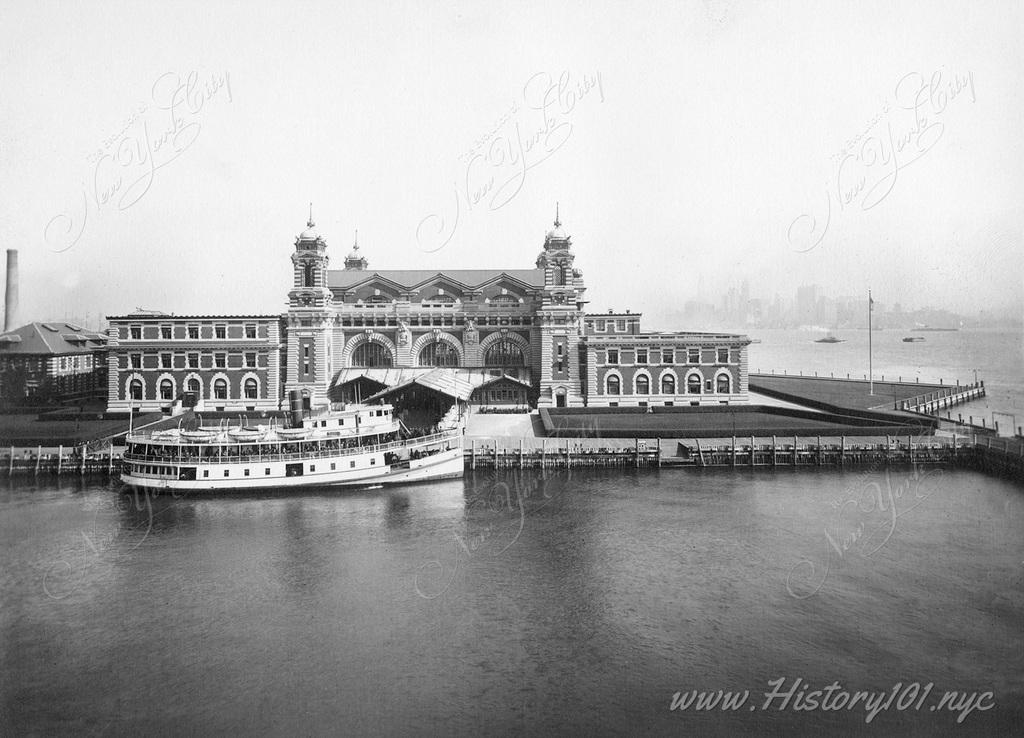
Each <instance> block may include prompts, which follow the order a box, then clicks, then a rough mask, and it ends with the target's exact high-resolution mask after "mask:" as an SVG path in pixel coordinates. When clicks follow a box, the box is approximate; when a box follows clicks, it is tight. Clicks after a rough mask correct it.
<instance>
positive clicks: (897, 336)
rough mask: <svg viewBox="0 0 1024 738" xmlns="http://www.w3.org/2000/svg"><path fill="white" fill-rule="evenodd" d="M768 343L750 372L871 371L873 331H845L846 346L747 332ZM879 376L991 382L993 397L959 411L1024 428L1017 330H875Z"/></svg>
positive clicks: (800, 334) (1021, 339) (783, 333)
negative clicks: (995, 416) (1007, 417)
mask: <svg viewBox="0 0 1024 738" xmlns="http://www.w3.org/2000/svg"><path fill="white" fill-rule="evenodd" d="M744 332H747V333H749V335H750V337H751V338H757V339H760V340H761V343H759V344H753V345H752V346H750V370H751V371H757V370H758V369H760V370H762V371H770V370H772V369H774V370H776V371H777V372H779V373H781V372H782V370H783V369H785V370H787V371H788V372H789V373H791V374H792V373H795V372H798V371H801V370H802V371H803V372H804V373H805V374H807V373H810V374H813V373H814V372H819V373H820V374H821V375H822V376H828V375H829V372H834V373H835V376H837V377H845V376H846V374H847V372H849V373H850V376H851V377H855V378H859V377H863V376H865V375H866V374H867V372H868V332H867V331H866V330H859V331H858V330H847V329H843V330H840V331H839V333H838V335H839V337H840V338H843V339H845V343H833V344H821V343H815V342H814V339H816V338H821V337H822V335H824V334H823V333H820V332H815V331H798V330H758V329H751V330H749V331H744ZM904 336H922V337H924V339H925V340H924V341H922V342H919V343H903V337H904ZM872 344H873V345H872V354H873V356H874V375H875V377H876V378H880V377H881V376H882V375H885V378H886V379H893V378H896V377H899V376H902V377H903V379H904V381H913V379H912V378H913V377H919V378H920V380H921V381H922V382H938V381H939V380H940V379H941V380H943V381H946V382H953V383H955V381H956V380H957V379H959V380H960V381H961V382H973V381H974V376H975V374H974V372H975V370H977V376H978V379H980V380H984V382H985V388H986V392H987V397H985V398H984V399H982V400H978V401H975V402H971V403H969V404H967V405H963V406H960V407H959V408H958V409H957V410H956V412H954V417H956V413H957V412H959V413H963V416H964V418H965V419H966V418H967V416H968V415H974V417H975V422H980V421H979V420H978V419H979V418H980V417H981V416H984V417H985V418H986V421H987V422H988V423H989V424H991V422H992V412H993V411H996V412H1001V413H1010V414H1013V415H1015V416H1016V425H1024V336H1022V335H1021V334H1020V333H1015V332H1011V331H966V330H965V331H950V332H943V331H936V332H927V333H914V332H911V331H905V330H895V329H893V330H885V331H874V334H873V336H872Z"/></svg>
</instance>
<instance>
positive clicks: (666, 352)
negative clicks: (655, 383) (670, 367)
mask: <svg viewBox="0 0 1024 738" xmlns="http://www.w3.org/2000/svg"><path fill="white" fill-rule="evenodd" d="M674 360H675V356H674V355H673V353H672V349H670V348H668V349H662V350H661V363H662V364H671V363H673V361H674Z"/></svg>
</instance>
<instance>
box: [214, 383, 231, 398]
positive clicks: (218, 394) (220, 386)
mask: <svg viewBox="0 0 1024 738" xmlns="http://www.w3.org/2000/svg"><path fill="white" fill-rule="evenodd" d="M213 399H215V400H226V399H228V383H227V382H226V381H225V380H224V379H217V380H214V382H213Z"/></svg>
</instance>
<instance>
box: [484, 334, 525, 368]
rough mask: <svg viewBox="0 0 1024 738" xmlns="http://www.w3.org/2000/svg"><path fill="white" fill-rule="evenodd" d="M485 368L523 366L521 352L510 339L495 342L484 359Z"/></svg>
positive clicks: (523, 359)
mask: <svg viewBox="0 0 1024 738" xmlns="http://www.w3.org/2000/svg"><path fill="white" fill-rule="evenodd" d="M484 364H486V365H487V366H524V365H525V364H526V359H525V358H523V350H522V349H521V348H519V346H517V345H516V344H515V342H513V341H512V340H511V339H508V338H503V339H501V340H500V341H497V342H495V343H494V344H493V345H492V346H491V347H490V348H489V349H487V354H486V356H485V357H484Z"/></svg>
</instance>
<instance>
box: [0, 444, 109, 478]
mask: <svg viewBox="0 0 1024 738" xmlns="http://www.w3.org/2000/svg"><path fill="white" fill-rule="evenodd" d="M120 468H121V454H120V452H117V451H115V449H114V446H113V445H112V444H106V445H105V446H104V447H103V448H97V447H96V445H95V444H87V445H84V446H56V447H52V448H51V447H46V446H36V447H33V448H15V447H13V446H12V447H8V448H6V449H0V474H3V473H4V472H6V474H7V476H8V477H13V476H39V475H40V474H42V475H51V474H55V475H58V476H66V475H71V474H74V475H78V476H85V475H89V474H105V475H108V476H110V475H113V474H114V473H116V472H118V471H120Z"/></svg>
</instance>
